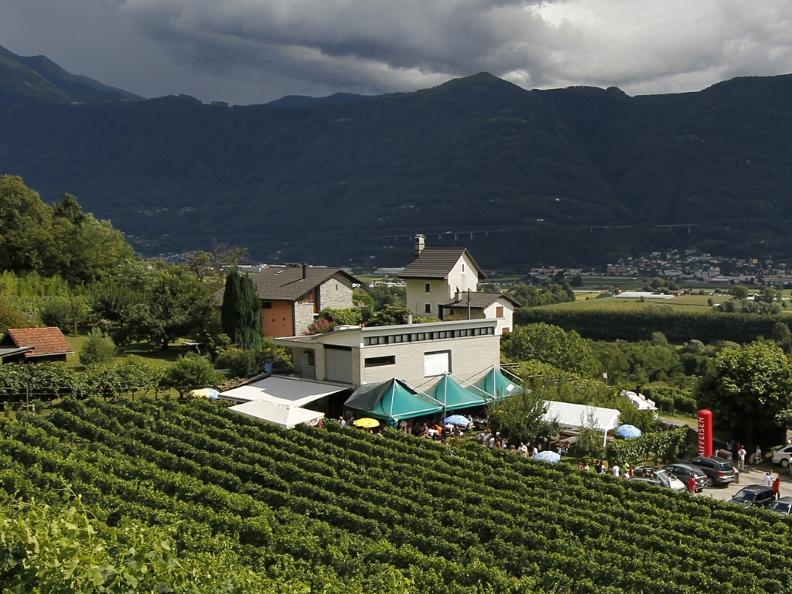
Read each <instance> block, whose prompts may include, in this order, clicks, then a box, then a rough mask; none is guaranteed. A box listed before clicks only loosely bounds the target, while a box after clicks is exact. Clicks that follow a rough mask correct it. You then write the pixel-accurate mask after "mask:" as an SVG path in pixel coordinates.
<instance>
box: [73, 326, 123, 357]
mask: <svg viewBox="0 0 792 594" xmlns="http://www.w3.org/2000/svg"><path fill="white" fill-rule="evenodd" d="M115 353H116V346H115V343H114V342H113V339H112V338H110V337H109V336H106V335H104V334H102V332H101V331H100V330H99V329H98V328H94V329H93V330H91V332H90V334H88V340H86V341H85V343H84V344H83V345H82V348H81V349H80V363H82V364H83V365H92V364H95V363H110V361H112V360H113V357H114V356H115Z"/></svg>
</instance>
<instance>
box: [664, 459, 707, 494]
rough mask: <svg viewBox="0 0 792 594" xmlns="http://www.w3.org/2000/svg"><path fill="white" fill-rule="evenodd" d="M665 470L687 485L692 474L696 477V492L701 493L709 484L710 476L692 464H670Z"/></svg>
mask: <svg viewBox="0 0 792 594" xmlns="http://www.w3.org/2000/svg"><path fill="white" fill-rule="evenodd" d="M665 471H666V472H667V473H668V474H670V475H673V476H675V477H677V478H678V479H679V480H680V481H682V484H684V485H685V486H686V487H687V484H688V481H689V480H690V477H691V476H694V477H696V493H701V492H702V491H703V490H704V487H707V486H709V484H710V482H709V478H707V475H706V474H704V472H703V471H702V470H701V469H700V468H696V467H695V466H691V465H690V464H669V465H668V466H666V467H665Z"/></svg>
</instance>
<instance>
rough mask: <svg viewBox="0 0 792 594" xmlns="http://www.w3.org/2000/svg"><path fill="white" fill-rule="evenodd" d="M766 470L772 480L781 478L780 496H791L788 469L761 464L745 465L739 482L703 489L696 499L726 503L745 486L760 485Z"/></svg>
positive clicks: (791, 487)
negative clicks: (711, 498) (777, 477)
mask: <svg viewBox="0 0 792 594" xmlns="http://www.w3.org/2000/svg"><path fill="white" fill-rule="evenodd" d="M768 470H769V471H770V474H772V475H773V478H775V477H776V476H780V477H781V496H782V497H783V496H785V495H792V477H790V475H789V470H788V469H784V468H781V467H780V466H774V465H772V464H762V465H761V466H755V465H748V464H746V466H745V471H744V472H742V473H740V479H739V482H737V481H735V482H733V483H731V484H730V485H729V486H727V487H710V488H707V489H704V490H703V491H702V492H701V493H698V494H697V497H714V498H715V499H720V500H722V501H728V500H729V499H731V498H732V495H734V494H735V493H736V492H737V491H739V490H740V489H742V488H743V487H744V486H745V485H751V484H760V485H761V484H762V479H763V478H764V475H765V472H766V471H768Z"/></svg>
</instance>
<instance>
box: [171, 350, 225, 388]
mask: <svg viewBox="0 0 792 594" xmlns="http://www.w3.org/2000/svg"><path fill="white" fill-rule="evenodd" d="M216 377H217V376H216V374H215V371H214V369H213V368H212V364H211V363H210V362H209V360H208V359H205V358H204V357H200V356H198V355H194V354H188V355H185V356H184V357H180V358H179V360H178V361H176V363H174V364H173V365H171V366H170V367H169V368H168V370H167V371H166V372H165V375H164V376H163V378H162V386H163V387H166V388H175V389H176V391H178V392H179V397H180V398H183V397H184V393H185V392H187V390H191V389H193V388H205V387H206V386H210V385H212V384H213V383H214V382H215V378H216Z"/></svg>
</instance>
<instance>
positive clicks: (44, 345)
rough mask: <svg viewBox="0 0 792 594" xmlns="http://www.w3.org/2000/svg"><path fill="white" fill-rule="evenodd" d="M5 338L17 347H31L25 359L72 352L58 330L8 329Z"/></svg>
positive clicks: (52, 328) (53, 328)
mask: <svg viewBox="0 0 792 594" xmlns="http://www.w3.org/2000/svg"><path fill="white" fill-rule="evenodd" d="M6 336H7V338H10V339H11V342H13V343H14V344H15V345H16V346H18V347H33V350H32V351H28V352H26V353H25V358H28V357H44V356H47V355H64V354H66V353H73V352H74V349H73V348H72V347H71V345H70V344H69V342H68V341H67V340H66V337H65V336H63V333H62V332H61V331H60V328H55V327H49V328H9V329H8V333H7V335H6Z"/></svg>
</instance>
